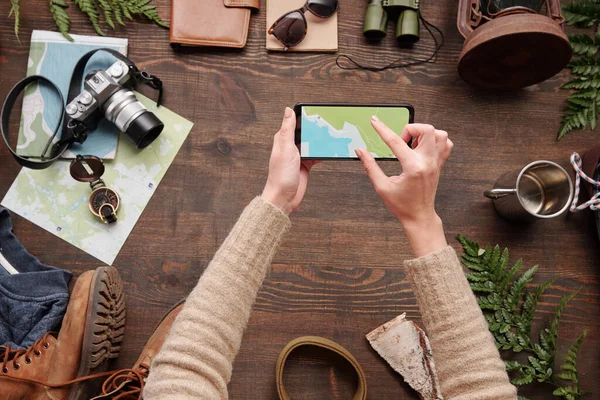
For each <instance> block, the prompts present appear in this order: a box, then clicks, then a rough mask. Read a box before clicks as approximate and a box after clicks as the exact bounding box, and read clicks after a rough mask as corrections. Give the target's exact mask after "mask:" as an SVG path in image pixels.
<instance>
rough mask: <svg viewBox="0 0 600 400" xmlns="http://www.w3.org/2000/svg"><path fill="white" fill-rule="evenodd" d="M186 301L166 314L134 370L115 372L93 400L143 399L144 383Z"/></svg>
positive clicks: (182, 301)
mask: <svg viewBox="0 0 600 400" xmlns="http://www.w3.org/2000/svg"><path fill="white" fill-rule="evenodd" d="M184 302H185V300H181V301H180V302H179V303H177V304H175V305H174V306H173V308H171V310H170V311H169V312H168V313H167V314H165V316H164V317H163V319H162V320H161V321H160V323H159V324H158V326H157V327H156V328H155V329H154V332H153V333H152V336H150V339H149V340H148V342H147V343H146V346H145V347H144V349H143V350H142V354H140V356H139V357H138V359H137V361H136V362H135V364H134V365H133V368H128V369H122V370H119V371H115V372H114V373H113V374H112V375H111V376H110V377H109V378H108V379H106V381H104V384H103V385H102V393H101V394H100V395H98V396H96V397H94V398H92V399H91V400H108V399H111V400H126V399H127V400H129V399H138V400H141V399H142V392H143V390H144V383H145V381H146V378H147V377H148V373H149V372H150V365H151V364H152V360H154V357H156V355H157V354H158V352H159V351H160V349H161V347H162V345H163V343H164V342H165V339H166V338H167V336H168V335H169V332H170V331H171V326H173V322H174V321H175V317H177V315H178V314H179V312H180V311H181V309H182V308H183V304H184Z"/></svg>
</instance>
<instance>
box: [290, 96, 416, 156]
mask: <svg viewBox="0 0 600 400" xmlns="http://www.w3.org/2000/svg"><path fill="white" fill-rule="evenodd" d="M373 115H375V116H377V117H378V118H379V119H380V120H381V121H382V122H383V123H385V124H386V125H387V126H388V127H389V128H390V129H392V130H393V131H394V132H396V133H397V134H400V133H401V132H402V129H403V128H404V126H405V125H406V124H408V123H409V120H410V111H409V109H408V108H406V107H362V106H303V107H302V119H301V124H302V125H301V138H300V155H301V156H302V157H303V158H307V157H308V158H357V156H356V153H355V152H354V150H355V149H366V150H367V151H368V152H369V153H371V154H372V155H373V157H375V158H395V156H394V153H393V152H392V151H391V150H390V148H389V147H388V146H387V145H386V144H385V143H384V142H383V140H382V139H381V137H379V134H378V133H377V132H376V131H375V129H373V127H372V126H371V116H373Z"/></svg>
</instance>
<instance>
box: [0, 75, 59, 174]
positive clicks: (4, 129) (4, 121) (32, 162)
mask: <svg viewBox="0 0 600 400" xmlns="http://www.w3.org/2000/svg"><path fill="white" fill-rule="evenodd" d="M33 82H43V83H46V84H47V85H48V86H50V87H51V88H52V89H54V90H55V91H56V93H57V94H58V97H59V98H60V116H59V120H58V122H57V124H56V127H55V128H54V133H53V134H52V136H51V137H50V138H49V139H48V143H46V146H45V148H44V151H43V152H42V154H41V155H40V156H39V157H32V156H20V155H18V154H17V153H16V152H15V151H14V150H13V149H12V148H11V147H10V143H9V139H8V129H9V125H10V114H11V112H12V109H13V107H14V105H15V102H16V101H17V98H18V97H19V95H20V94H21V92H22V91H23V90H25V88H26V87H27V86H29V85H30V84H31V83H33ZM64 114H65V102H64V98H63V95H62V93H61V92H60V89H59V88H58V86H56V85H55V84H54V83H53V82H52V81H50V80H49V79H47V78H44V77H43V76H40V75H32V76H28V77H27V78H25V79H22V80H21V81H19V82H18V83H17V84H16V85H15V86H14V87H13V88H12V89H11V90H10V92H8V95H7V96H6V99H5V100H4V104H3V106H2V112H1V113H0V121H1V122H0V131H1V133H2V138H3V139H4V143H6V147H8V150H9V151H10V153H11V154H12V156H13V157H14V158H15V160H17V162H18V163H19V164H20V165H22V166H23V167H27V168H31V169H44V168H48V167H49V166H50V165H52V163H54V162H55V161H56V160H57V159H59V158H60V157H61V156H62V155H63V153H64V152H65V150H67V148H68V147H69V145H70V143H60V142H59V143H60V144H59V143H57V145H54V146H52V141H53V140H54V138H55V137H56V136H57V135H58V132H59V131H60V130H61V121H62V119H63V115H64ZM49 148H51V149H52V153H51V154H50V156H48V157H46V153H47V152H48V149H49Z"/></svg>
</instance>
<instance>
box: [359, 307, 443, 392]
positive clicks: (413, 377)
mask: <svg viewBox="0 0 600 400" xmlns="http://www.w3.org/2000/svg"><path fill="white" fill-rule="evenodd" d="M367 340H368V341H369V343H371V347H373V349H375V351H377V353H379V355H380V356H381V357H382V358H383V359H384V360H385V361H387V362H388V364H390V366H391V367H392V368H393V369H394V370H395V371H396V372H398V373H399V374H400V375H401V376H402V377H403V378H404V381H406V383H408V384H409V385H410V386H411V387H412V388H413V389H414V390H416V391H417V392H418V393H419V395H420V396H421V398H422V399H425V400H443V397H442V392H441V390H440V385H439V381H438V378H437V374H436V372H435V364H434V362H433V356H432V354H431V346H430V345H429V339H427V336H426V335H425V332H424V331H423V330H422V329H421V328H419V327H418V326H417V325H416V324H415V323H414V322H412V321H408V320H406V313H404V314H402V315H399V316H397V317H396V318H394V319H392V320H391V321H388V322H386V323H385V324H383V325H381V326H380V327H379V328H376V329H375V330H373V331H372V332H370V333H368V334H367Z"/></svg>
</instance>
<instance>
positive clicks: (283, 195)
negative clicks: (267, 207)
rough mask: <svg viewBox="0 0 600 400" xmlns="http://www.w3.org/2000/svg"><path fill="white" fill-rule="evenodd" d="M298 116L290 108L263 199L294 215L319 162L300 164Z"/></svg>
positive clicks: (277, 137)
mask: <svg viewBox="0 0 600 400" xmlns="http://www.w3.org/2000/svg"><path fill="white" fill-rule="evenodd" d="M295 130H296V115H295V113H294V111H293V110H292V109H291V108H289V107H286V109H285V115H284V117H283V122H282V123H281V129H279V132H277V133H276V134H275V138H274V139H273V150H272V151H271V159H270V160H269V177H268V178H267V183H266V184H265V188H264V190H263V192H262V198H263V199H265V200H267V201H268V202H270V203H271V204H273V205H275V206H277V207H279V208H280V209H281V210H283V212H285V213H286V214H288V215H289V214H290V213H291V212H292V211H294V210H295V209H296V208H297V207H298V206H299V205H300V203H301V202H302V198H303V197H304V193H305V192H306V185H307V184H308V173H309V171H310V169H311V168H312V166H313V165H315V164H316V163H318V162H319V161H309V160H304V161H301V160H300V152H299V151H298V147H296V143H295V141H294V135H295Z"/></svg>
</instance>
